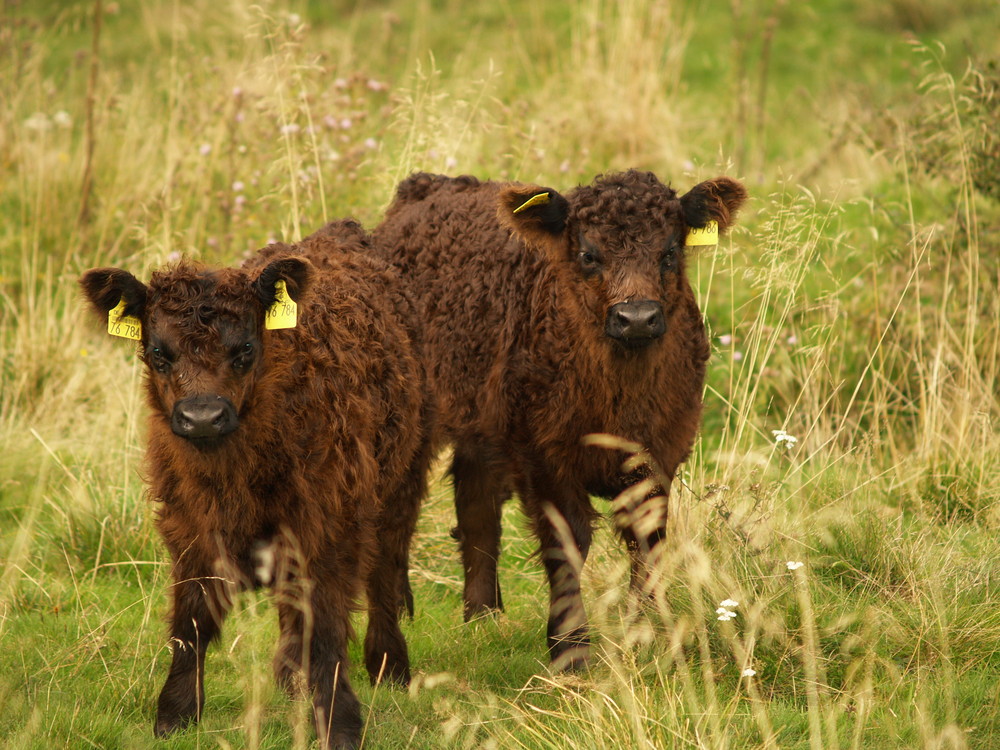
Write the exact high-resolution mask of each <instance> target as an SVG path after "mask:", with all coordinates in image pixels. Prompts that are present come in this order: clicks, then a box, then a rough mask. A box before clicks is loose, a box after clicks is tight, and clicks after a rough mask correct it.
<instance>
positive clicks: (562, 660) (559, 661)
mask: <svg viewBox="0 0 1000 750" xmlns="http://www.w3.org/2000/svg"><path fill="white" fill-rule="evenodd" d="M548 641H549V644H548V645H549V668H550V669H551V670H552V671H553V672H580V671H582V670H584V669H586V668H587V663H588V662H589V660H590V637H589V636H588V635H587V628H585V627H583V628H577V629H576V630H573V631H572V632H570V633H566V634H564V635H562V636H561V637H553V636H549V638H548Z"/></svg>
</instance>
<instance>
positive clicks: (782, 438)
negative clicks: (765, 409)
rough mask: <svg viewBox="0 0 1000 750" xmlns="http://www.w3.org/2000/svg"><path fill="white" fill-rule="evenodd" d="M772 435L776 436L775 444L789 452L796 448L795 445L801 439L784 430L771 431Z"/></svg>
mask: <svg viewBox="0 0 1000 750" xmlns="http://www.w3.org/2000/svg"><path fill="white" fill-rule="evenodd" d="M771 434H772V435H774V443H775V445H777V446H778V447H779V448H782V447H783V448H785V449H786V450H789V449H791V448H793V447H795V444H796V443H797V442H799V439H798V438H797V437H795V436H794V435H789V434H788V433H787V432H785V431H784V430H771Z"/></svg>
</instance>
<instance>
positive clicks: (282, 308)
mask: <svg viewBox="0 0 1000 750" xmlns="http://www.w3.org/2000/svg"><path fill="white" fill-rule="evenodd" d="M298 312H299V306H298V305H297V304H295V300H293V299H292V298H291V297H289V296H288V289H287V288H286V287H285V280H284V279H278V280H277V281H276V282H274V304H273V305H271V306H270V307H269V308H267V314H266V315H265V316H264V328H267V329H269V330H272V331H273V330H275V329H277V328H295V324H296V322H297V321H298Z"/></svg>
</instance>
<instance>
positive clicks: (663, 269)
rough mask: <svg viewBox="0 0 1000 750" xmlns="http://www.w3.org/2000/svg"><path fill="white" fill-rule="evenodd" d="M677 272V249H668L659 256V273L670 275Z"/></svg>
mask: <svg viewBox="0 0 1000 750" xmlns="http://www.w3.org/2000/svg"><path fill="white" fill-rule="evenodd" d="M676 270H677V248H674V247H670V248H667V250H666V251H664V253H663V255H662V256H660V273H671V272H674V271H676Z"/></svg>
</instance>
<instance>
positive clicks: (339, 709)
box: [302, 580, 362, 748]
mask: <svg viewBox="0 0 1000 750" xmlns="http://www.w3.org/2000/svg"><path fill="white" fill-rule="evenodd" d="M341 585H343V582H342V581H338V580H324V581H316V583H315V588H314V592H313V597H312V618H311V619H312V635H311V637H309V634H308V633H304V634H303V636H302V641H303V642H308V644H309V646H308V653H309V663H308V668H307V673H306V681H307V683H308V685H309V689H310V691H311V692H312V695H313V721H314V724H315V727H316V737H317V738H318V739H319V744H320V747H321V748H356V747H357V746H358V745H359V744H360V743H361V728H362V724H361V703H360V702H359V701H358V697H357V695H355V693H354V690H353V689H352V688H351V683H350V681H349V680H348V676H347V667H348V663H347V641H348V639H349V637H350V622H349V616H350V614H349V612H350V610H349V603H350V597H349V595H348V593H347V592H344V591H340V590H338V586H341Z"/></svg>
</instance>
